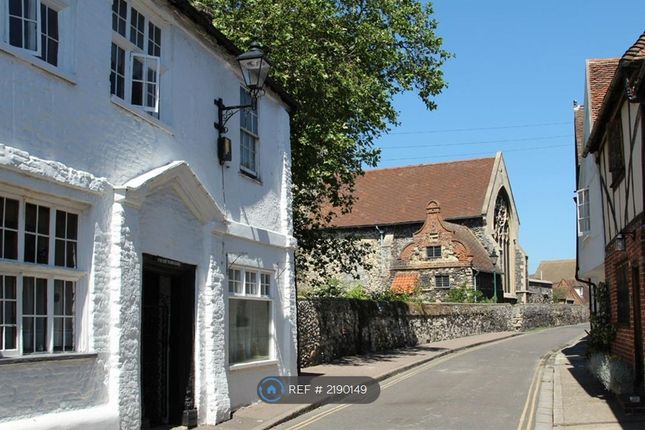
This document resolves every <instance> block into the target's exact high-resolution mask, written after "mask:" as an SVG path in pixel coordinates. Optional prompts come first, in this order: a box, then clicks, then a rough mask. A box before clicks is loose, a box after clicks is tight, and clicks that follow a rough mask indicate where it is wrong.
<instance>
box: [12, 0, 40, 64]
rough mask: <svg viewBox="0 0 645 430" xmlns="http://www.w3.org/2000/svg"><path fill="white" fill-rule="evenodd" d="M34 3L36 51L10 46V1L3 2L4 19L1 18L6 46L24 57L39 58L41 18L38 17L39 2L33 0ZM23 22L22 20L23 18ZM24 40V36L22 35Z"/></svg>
mask: <svg viewBox="0 0 645 430" xmlns="http://www.w3.org/2000/svg"><path fill="white" fill-rule="evenodd" d="M33 1H34V2H35V5H36V6H35V7H36V33H37V36H36V49H35V50H33V49H27V48H24V47H21V46H15V45H12V44H11V34H10V27H11V25H10V20H11V18H10V17H11V15H10V12H9V3H10V0H5V1H4V3H5V5H4V17H3V22H4V27H5V28H4V40H5V42H6V43H7V45H9V46H11V47H12V48H13V49H15V50H17V51H18V52H21V53H23V54H25V55H33V56H35V57H39V56H40V53H41V46H40V45H41V42H40V36H41V34H40V28H41V22H42V21H41V16H40V3H41V0H33ZM23 20H24V18H23ZM23 38H24V34H23ZM23 46H24V40H23Z"/></svg>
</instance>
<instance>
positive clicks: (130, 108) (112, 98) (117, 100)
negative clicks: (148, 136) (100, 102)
mask: <svg viewBox="0 0 645 430" xmlns="http://www.w3.org/2000/svg"><path fill="white" fill-rule="evenodd" d="M110 101H111V102H112V103H113V104H114V105H116V106H118V107H120V108H121V109H123V110H125V111H126V112H128V113H130V114H132V115H134V116H136V117H137V118H138V119H142V120H144V121H145V122H147V123H148V124H151V125H153V126H155V127H157V128H160V129H161V130H163V131H165V132H166V133H168V134H169V135H171V136H174V135H175V132H174V130H173V129H172V128H170V127H168V126H167V125H166V124H164V123H162V122H161V121H159V120H158V119H156V118H153V117H152V116H150V115H148V114H147V113H146V112H144V111H141V110H139V109H137V108H136V107H133V106H130V105H129V104H127V103H126V102H124V101H123V100H121V99H120V98H118V97H117V96H115V95H113V94H111V95H110Z"/></svg>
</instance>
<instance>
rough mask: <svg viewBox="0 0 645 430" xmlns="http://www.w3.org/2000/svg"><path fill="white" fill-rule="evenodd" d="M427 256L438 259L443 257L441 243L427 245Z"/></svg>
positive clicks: (430, 258) (429, 258)
mask: <svg viewBox="0 0 645 430" xmlns="http://www.w3.org/2000/svg"><path fill="white" fill-rule="evenodd" d="M426 258H427V259H428V260H436V259H437V258H441V245H438V246H428V247H426Z"/></svg>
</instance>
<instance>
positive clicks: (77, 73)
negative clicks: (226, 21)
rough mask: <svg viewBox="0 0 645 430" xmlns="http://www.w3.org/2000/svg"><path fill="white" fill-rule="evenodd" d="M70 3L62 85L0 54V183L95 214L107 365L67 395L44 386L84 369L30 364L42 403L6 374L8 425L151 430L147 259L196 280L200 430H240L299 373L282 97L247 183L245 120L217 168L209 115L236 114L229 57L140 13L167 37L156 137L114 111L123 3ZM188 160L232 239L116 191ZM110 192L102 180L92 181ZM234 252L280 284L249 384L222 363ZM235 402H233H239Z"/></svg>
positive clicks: (265, 114) (91, 276)
mask: <svg viewBox="0 0 645 430" xmlns="http://www.w3.org/2000/svg"><path fill="white" fill-rule="evenodd" d="M68 3H69V5H70V6H69V8H70V9H69V10H71V11H72V12H73V14H74V15H73V19H71V20H69V21H67V23H68V25H69V26H70V27H71V28H69V27H68V28H67V30H68V31H69V33H70V34H71V35H72V36H71V38H70V40H68V44H67V46H66V47H65V56H64V59H63V61H64V64H62V65H61V68H60V70H61V72H63V73H58V74H57V73H50V72H47V71H44V70H42V69H41V68H39V67H35V66H34V65H33V64H32V62H31V61H28V60H27V61H26V60H25V58H22V57H20V56H14V55H11V54H9V53H8V52H7V49H2V48H3V47H2V46H0V70H1V71H2V76H3V79H2V80H0V95H2V98H3V103H1V104H0V145H6V146H7V148H4V146H0V149H1V150H0V161H1V162H2V164H3V165H4V166H0V181H4V182H6V183H9V184H17V185H20V186H23V187H26V188H28V189H33V188H38V189H40V190H41V191H42V192H43V193H50V194H51V195H55V196H61V195H62V196H63V197H65V198H69V199H80V200H81V201H82V202H83V203H84V204H86V205H87V209H86V215H85V219H84V222H86V224H85V225H86V226H87V231H86V232H85V233H84V234H85V239H84V241H85V242H86V243H85V245H80V244H79V246H86V250H85V252H84V255H85V256H86V257H85V258H86V259H87V264H86V268H85V269H84V270H87V276H86V288H87V291H88V293H87V302H86V303H85V306H84V307H83V312H84V314H83V315H82V318H84V319H83V324H81V325H80V327H79V330H81V331H82V332H83V334H82V336H81V337H82V339H83V342H84V344H83V345H85V346H84V347H86V348H87V350H88V351H91V352H95V353H96V357H95V358H93V359H89V360H84V361H82V363H80V364H79V363H77V366H76V369H75V370H74V372H76V374H83V375H88V378H87V381H85V382H83V381H80V380H79V381H78V382H75V381H73V382H70V383H69V384H68V386H67V387H66V389H67V390H68V391H69V392H67V391H61V390H59V388H58V387H57V386H56V385H55V384H52V383H50V379H48V378H53V381H58V380H64V379H70V380H72V379H73V377H72V375H70V374H65V372H64V371H63V370H62V369H66V368H67V366H71V363H72V361H70V362H66V363H65V364H64V365H63V364H62V363H60V362H48V363H45V364H35V363H33V364H20V366H22V368H24V369H29V371H30V374H31V375H32V376H33V380H34V381H36V380H42V381H44V383H45V384H46V386H45V387H43V386H42V384H41V385H37V384H36V383H35V382H33V383H32V382H31V380H29V381H25V380H24V378H22V379H20V380H18V379H16V378H18V376H19V375H20V371H13V370H11V371H9V369H10V368H11V367H12V366H0V386H2V387H3V390H2V391H3V392H5V393H8V392H12V391H10V390H15V389H18V388H20V389H24V390H25V391H24V398H23V399H22V401H24V402H25V403H24V410H23V409H15V408H14V409H12V415H11V417H9V416H6V417H5V418H4V419H5V420H9V419H11V420H15V419H21V420H22V421H12V422H10V423H9V422H5V424H6V426H9V427H7V428H10V427H11V426H14V427H13V428H18V427H15V426H19V427H20V426H23V425H24V426H25V427H24V428H29V426H32V427H34V428H52V429H53V428H59V427H60V423H61V420H63V419H68V418H69V416H67V415H65V414H66V413H67V412H65V411H73V412H71V415H72V416H73V419H72V421H73V422H72V421H69V422H70V426H71V427H74V426H77V427H78V426H82V420H83V419H86V420H87V421H86V422H87V424H88V425H91V426H92V428H121V429H138V428H139V427H140V407H139V405H140V387H139V381H140V369H139V338H138V336H139V333H140V312H139V309H140V299H141V256H142V254H143V253H144V252H146V253H150V254H154V255H161V256H165V257H168V258H171V259H175V260H179V261H182V262H185V263H189V264H195V265H196V266H197V273H196V294H197V299H196V308H197V309H196V327H197V333H196V334H195V338H196V340H197V342H198V343H197V344H196V351H197V353H196V355H195V376H196V380H195V389H196V390H195V391H196V394H195V401H196V406H197V407H198V408H199V419H200V422H202V423H209V424H214V423H216V422H219V421H222V420H224V419H226V418H228V417H229V415H230V411H231V409H232V408H234V407H237V406H241V405H242V404H245V403H248V402H251V401H254V400H255V386H256V385H257V381H259V379H260V378H261V377H262V376H263V375H265V374H266V372H267V371H270V372H273V373H274V374H275V373H276V372H278V373H282V374H294V373H295V371H296V356H297V354H296V351H295V339H296V331H295V294H294V279H293V270H294V269H293V246H294V242H293V239H292V238H291V234H292V221H291V213H290V212H291V201H292V198H291V194H290V186H291V182H290V157H291V154H290V150H289V133H290V131H289V115H288V112H287V110H286V107H285V105H284V103H283V102H282V101H280V100H279V99H278V98H277V97H276V96H275V94H274V93H273V92H272V91H270V90H268V91H267V95H266V96H264V97H262V98H261V99H260V101H259V108H258V109H259V129H260V143H259V163H260V178H259V179H260V180H259V181H257V180H251V179H249V178H247V177H245V176H243V175H241V174H240V172H239V160H240V153H239V120H240V116H239V115H236V116H235V117H233V118H232V119H231V120H230V121H229V123H228V124H227V126H228V127H229V130H230V131H229V132H228V136H229V137H230V138H231V139H232V141H233V161H232V162H231V163H229V164H228V165H227V166H225V167H220V164H219V161H218V159H217V151H216V145H215V143H216V139H217V133H216V131H215V129H214V128H213V122H214V121H215V119H216V113H217V112H216V108H215V106H214V104H213V100H214V99H215V98H218V97H222V98H223V99H224V102H225V103H226V104H228V105H234V104H238V103H239V88H240V81H241V79H240V76H239V73H238V71H237V68H236V65H235V64H233V61H232V60H233V59H232V58H231V57H230V55H229V54H226V53H224V51H223V50H222V49H221V48H219V47H217V46H215V45H212V44H211V42H210V41H208V40H205V39H204V38H203V37H202V36H199V35H197V33H196V32H195V33H193V31H192V30H190V31H187V30H184V29H182V28H180V27H179V26H178V23H179V22H181V23H182V25H184V24H185V23H186V22H187V21H186V19H184V18H180V17H178V15H176V13H175V12H173V10H172V9H169V8H168V9H167V8H164V7H159V6H152V4H153V3H152V2H148V1H144V2H142V3H141V4H143V5H144V6H146V5H147V6H149V7H151V8H152V9H154V10H155V12H158V14H156V15H155V14H153V15H151V16H152V17H153V19H155V20H156V23H158V24H160V25H161V28H162V33H163V40H162V60H161V63H162V66H163V67H164V68H165V69H166V70H167V71H166V72H165V73H164V74H163V75H162V78H161V121H160V122H159V123H156V124H155V121H153V120H151V119H149V118H147V117H146V114H140V115H136V114H134V113H132V112H130V111H128V110H126V109H124V108H122V107H121V106H119V105H118V104H117V103H114V102H112V101H111V98H110V88H109V73H110V43H111V39H112V28H111V13H112V12H111V4H112V2H111V1H109V0H101V1H98V0H97V1H82V0H69V2H68ZM157 3H158V2H155V3H154V4H155V5H157ZM144 13H145V8H144ZM61 25H63V23H61ZM190 25H192V24H189V26H190ZM186 28H190V27H186ZM12 148H18V149H19V150H20V151H15V150H14V149H12ZM5 149H6V151H5ZM21 151H26V152H21ZM5 152H9V155H6V154H5ZM38 159H40V161H34V160H38ZM177 160H185V161H186V162H187V163H188V165H189V166H190V171H191V172H192V174H194V175H195V177H196V180H197V181H198V182H199V184H201V185H202V186H203V187H204V188H205V189H206V191H207V192H208V193H209V194H210V195H211V196H212V197H213V198H214V200H215V202H216V204H217V205H218V206H219V207H220V208H222V210H223V211H224V213H225V216H226V218H227V222H226V226H227V228H225V229H224V232H222V231H220V232H214V228H213V226H211V225H210V224H209V223H210V221H204V220H201V221H200V220H197V219H196V215H195V214H194V213H192V212H191V211H190V210H189V208H187V207H186V206H184V205H183V204H182V200H181V199H179V198H178V197H177V195H176V194H174V193H173V191H171V190H169V189H161V190H158V191H156V192H153V193H151V194H150V195H146V196H145V198H144V199H143V202H142V205H141V206H140V207H136V205H135V206H133V205H132V204H130V202H127V201H126V200H127V199H126V198H125V197H124V195H123V193H124V190H123V189H119V187H121V186H122V185H123V184H125V183H126V182H128V181H129V180H131V179H132V178H135V177H137V176H139V175H142V174H144V173H146V172H149V171H151V170H153V169H155V168H158V167H160V166H163V165H166V164H168V163H170V162H173V161H177ZM83 172H90V173H83ZM101 177H103V178H105V179H96V178H101ZM38 178H42V180H40V179H38ZM115 189H116V190H117V191H116V192H115V191H114V190H115ZM79 190H81V191H79ZM83 190H84V191H83ZM86 194H89V197H88V196H86ZM236 236H242V237H245V239H239V238H236ZM79 252H80V250H79ZM229 252H237V253H246V254H248V256H249V258H250V259H253V260H254V261H256V262H257V261H260V262H262V264H266V265H267V266H265V268H269V269H275V274H276V276H277V278H276V279H275V282H276V284H275V285H276V286H277V288H276V291H275V296H274V308H273V309H274V315H275V325H274V335H275V340H274V352H275V356H274V358H275V359H276V360H275V363H274V364H272V365H271V366H268V367H267V366H265V367H260V368H256V369H253V368H250V369H244V371H243V374H244V376H238V375H242V373H240V372H238V371H229V369H228V367H227V363H226V348H227V338H226V324H227V321H228V320H227V314H226V301H227V299H226V296H225V295H226V288H225V284H224V283H225V278H224V277H225V274H226V264H227V254H228V253H229ZM247 263H248V262H247ZM249 264H250V263H249ZM75 362H76V361H75ZM5 369H7V370H5ZM3 372H4V374H3ZM2 378H5V379H2ZM56 378H58V379H56ZM233 386H234V387H235V390H237V391H233V392H232V391H231V387H233ZM7 387H13V388H10V389H7ZM83 393H93V395H92V396H90V395H85V394H83ZM1 396H2V394H0V399H1V398H2V397H1ZM56 397H57V399H58V400H59V401H60V402H59V403H58V404H56V402H55V401H54V400H53V399H54V398H56ZM7 400H9V399H7ZM13 403H14V401H13V400H12V401H11V402H10V405H13ZM43 405H46V406H45V407H43ZM101 405H103V406H101ZM101 417H102V418H101ZM2 419H3V418H2V417H1V416H0V421H2ZM23 419H26V420H27V421H24V420H23ZM79 420H80V421H79ZM79 423H81V424H79ZM71 427H70V428H71ZM0 428H4V427H2V426H0Z"/></svg>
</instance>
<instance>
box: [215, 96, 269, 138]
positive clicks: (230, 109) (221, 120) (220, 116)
mask: <svg viewBox="0 0 645 430" xmlns="http://www.w3.org/2000/svg"><path fill="white" fill-rule="evenodd" d="M257 105H258V98H257V96H256V95H253V96H251V104H247V105H236V106H226V105H225V104H224V100H222V99H221V98H219V99H215V106H217V122H215V123H214V124H213V125H214V127H215V129H216V130H217V131H218V132H219V135H220V136H221V135H222V134H225V133H226V132H228V128H226V123H227V122H228V120H229V119H231V118H233V117H234V116H235V114H236V113H238V112H240V111H242V110H246V109H256V107H257Z"/></svg>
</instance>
